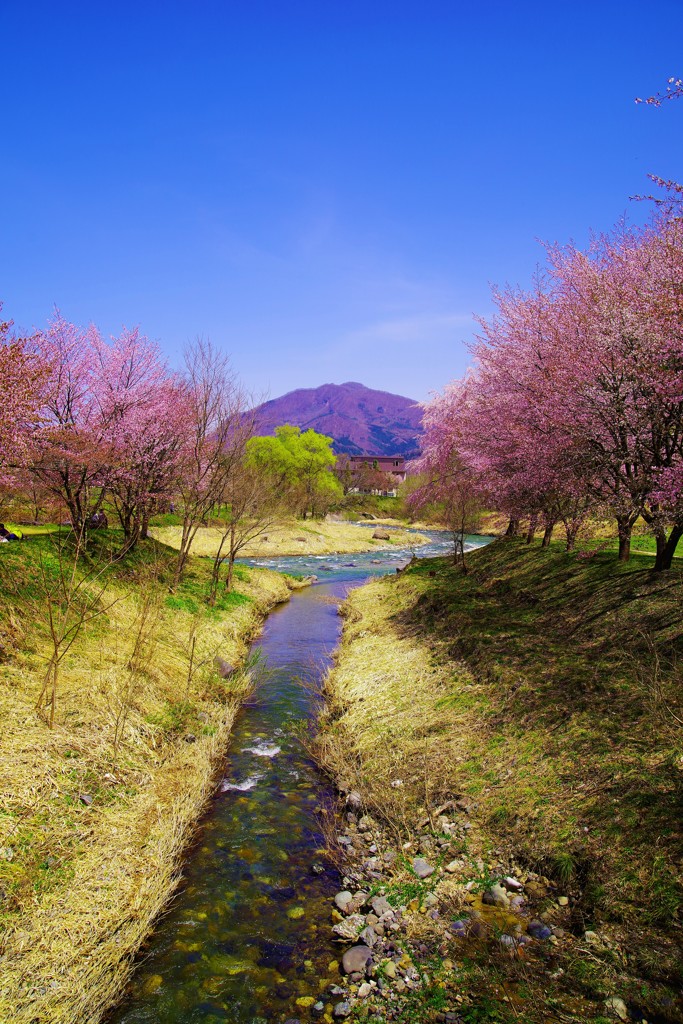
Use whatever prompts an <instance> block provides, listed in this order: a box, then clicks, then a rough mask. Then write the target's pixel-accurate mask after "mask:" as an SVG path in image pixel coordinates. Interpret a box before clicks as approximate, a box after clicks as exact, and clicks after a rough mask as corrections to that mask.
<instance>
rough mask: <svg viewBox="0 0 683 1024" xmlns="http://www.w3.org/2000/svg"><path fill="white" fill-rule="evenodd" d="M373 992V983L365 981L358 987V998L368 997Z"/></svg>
mask: <svg viewBox="0 0 683 1024" xmlns="http://www.w3.org/2000/svg"><path fill="white" fill-rule="evenodd" d="M371 992H372V985H369V984H368V982H367V981H364V982H363V984H362V985H359V987H358V998H359V999H367V997H368V996H369V995H370V993H371Z"/></svg>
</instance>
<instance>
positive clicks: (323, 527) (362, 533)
mask: <svg viewBox="0 0 683 1024" xmlns="http://www.w3.org/2000/svg"><path fill="white" fill-rule="evenodd" d="M372 525H373V526H375V525H377V526H379V525H380V524H379V523H377V524H375V523H373V524H372ZM150 533H152V534H153V536H154V537H155V538H156V539H157V540H159V541H161V543H162V544H168V545H169V546H170V547H172V548H177V547H178V546H179V543H180V527H179V526H163V527H157V528H155V529H153V530H151V531H150ZM372 533H373V531H372V530H371V529H368V527H364V526H356V525H355V524H354V523H333V522H317V521H313V520H308V521H306V522H302V521H301V520H291V521H288V522H285V523H282V524H280V525H278V526H274V527H272V529H270V530H269V531H268V533H267V534H266V536H265V537H259V538H258V539H257V540H255V541H254V542H253V543H251V544H249V545H248V546H246V547H245V548H244V549H243V550H242V551H241V552H240V556H242V557H244V558H276V557H278V556H280V555H333V554H340V555H351V554H356V553H358V552H361V551H379V550H381V549H382V548H391V547H412V546H417V545H420V544H424V543H425V542H426V538H425V537H422V536H421V535H420V534H415V533H408V532H407V531H406V530H392V531H391V537H390V539H389V540H373V539H372ZM219 540H220V533H219V531H218V530H217V529H214V528H213V527H202V528H200V529H199V531H198V532H197V537H196V539H195V541H194V543H193V545H192V553H193V554H195V555H203V556H209V557H212V556H213V555H214V554H215V553H216V551H217V549H218V543H219Z"/></svg>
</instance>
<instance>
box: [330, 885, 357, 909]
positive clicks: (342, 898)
mask: <svg viewBox="0 0 683 1024" xmlns="http://www.w3.org/2000/svg"><path fill="white" fill-rule="evenodd" d="M352 901H353V893H351V892H349V891H348V889H345V890H344V892H338V893H337V895H336V896H335V897H334V902H335V903H336V905H337V906H338V907H339V909H340V910H341V911H342V913H343V912H344V910H345V909H346V907H347V906H348V905H349V903H351V902H352Z"/></svg>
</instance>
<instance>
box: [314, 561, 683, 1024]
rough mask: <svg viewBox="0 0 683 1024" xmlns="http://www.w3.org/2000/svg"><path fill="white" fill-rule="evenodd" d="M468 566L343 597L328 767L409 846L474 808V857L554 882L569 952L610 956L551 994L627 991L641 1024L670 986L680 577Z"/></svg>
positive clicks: (442, 568) (562, 567)
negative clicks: (603, 947) (492, 855)
mask: <svg viewBox="0 0 683 1024" xmlns="http://www.w3.org/2000/svg"><path fill="white" fill-rule="evenodd" d="M470 565H471V572H470V574H469V575H467V576H463V575H462V573H460V572H458V571H456V570H454V569H453V567H452V566H451V565H449V564H448V563H447V562H446V561H445V560H439V561H438V562H432V561H430V562H423V563H418V564H417V565H416V566H415V567H414V568H411V569H409V570H407V571H406V572H405V573H404V574H403V575H402V576H400V577H399V578H392V579H389V580H383V581H380V582H377V583H373V584H371V585H369V586H367V587H365V588H362V589H361V590H360V591H357V592H355V593H354V594H352V595H351V597H350V599H349V601H348V606H347V623H346V625H345V631H344V641H343V646H342V650H341V655H340V660H339V664H338V666H337V668H336V669H335V671H334V672H333V674H332V677H331V679H330V684H329V686H330V699H331V708H330V721H329V723H328V729H327V731H326V733H324V742H325V744H326V750H325V755H324V756H325V757H326V759H327V760H328V763H330V764H331V765H332V767H333V768H336V770H337V771H339V772H342V773H345V774H347V775H348V772H349V768H350V765H355V767H356V769H357V771H358V777H357V779H356V781H357V782H359V783H360V785H361V786H362V787H363V788H364V790H365V793H366V795H367V797H368V799H369V800H370V801H371V802H372V803H373V804H374V806H375V808H376V809H377V810H379V811H381V812H382V813H384V814H385V816H388V817H390V818H392V819H393V821H394V822H404V824H405V826H406V828H407V829H409V828H410V826H411V825H412V824H414V822H415V820H416V819H417V818H419V817H420V816H422V815H423V814H424V807H425V805H426V804H431V805H432V806H436V805H438V804H439V803H440V802H442V801H444V800H446V799H449V798H452V797H453V796H454V795H459V794H460V795H462V794H465V795H466V796H467V797H468V798H470V799H473V800H474V801H475V806H476V812H475V817H476V822H477V823H478V826H479V827H480V828H481V829H482V830H483V833H482V834H483V837H484V838H483V844H484V848H485V847H486V845H487V843H488V846H489V848H491V847H492V846H494V845H495V846H500V845H504V846H505V849H507V850H508V851H512V852H513V853H514V854H515V855H516V856H517V857H518V859H520V860H521V861H522V862H523V863H526V864H528V865H529V866H531V867H533V868H534V869H536V870H541V871H543V872H545V873H546V874H547V875H549V876H550V877H554V878H555V879H556V880H559V881H561V883H562V884H563V886H565V887H566V889H567V891H568V892H569V893H570V895H571V905H572V913H571V917H570V919H569V922H568V923H569V926H570V929H571V930H572V931H574V932H575V933H576V935H581V934H582V933H583V931H584V930H585V929H587V928H590V927H592V926H594V927H598V928H600V929H601V930H604V931H605V933H606V934H611V935H612V937H613V940H614V942H613V945H612V947H611V950H610V953H609V956H607V955H605V956H604V957H600V956H598V957H596V956H595V955H593V954H589V953H586V954H585V955H584V954H583V953H582V954H580V955H578V956H577V955H574V954H572V955H571V956H569V955H567V957H566V962H565V963H564V964H563V970H564V971H565V976H564V981H563V983H562V984H565V985H566V986H567V988H568V989H571V990H573V991H575V992H576V991H581V992H583V993H587V994H588V995H589V996H596V995H600V994H601V993H602V994H604V993H605V992H609V991H610V990H611V991H614V990H615V987H616V988H617V989H618V990H619V991H620V992H623V993H630V994H631V995H632V996H633V995H634V992H633V985H634V983H631V982H629V981H628V980H627V979H628V978H629V977H631V978H633V977H640V978H642V979H645V980H644V981H643V983H642V985H641V986H640V987H639V988H638V991H637V992H636V993H635V996H634V997H635V998H637V1000H639V1001H640V1003H641V1004H644V1005H645V1006H648V1005H649V1008H650V1010H652V1006H653V1003H654V1004H658V1001H659V1000H660V996H661V998H662V999H664V1001H665V1002H666V999H667V998H669V995H668V994H667V993H668V989H667V986H673V987H674V988H675V989H677V988H678V987H680V983H681V960H680V937H681V931H680V924H681V909H682V908H683V892H682V889H681V865H682V860H681V858H682V857H683V841H682V840H683V837H682V834H681V797H682V793H683V771H682V768H683V727H682V726H681V724H680V720H681V719H682V718H683V714H682V712H681V708H682V705H683V685H682V681H681V672H680V668H679V665H678V659H679V658H680V655H681V647H682V643H683V620H682V617H681V608H682V607H683V606H682V598H683V574H682V573H681V571H680V570H677V569H676V570H672V572H670V573H668V574H662V575H660V576H655V575H654V574H653V573H651V572H650V571H649V566H650V565H651V559H649V558H647V557H642V558H634V559H633V560H632V561H631V562H630V563H629V564H628V565H621V564H619V563H618V562H616V561H615V559H614V557H613V556H612V555H606V554H598V555H596V556H594V557H593V558H590V559H582V558H580V557H577V556H575V555H567V554H564V553H563V552H561V551H560V550H559V549H551V550H550V551H542V550H541V549H540V548H539V547H538V546H537V545H536V546H534V547H532V548H529V547H526V546H525V545H524V544H523V543H522V542H509V541H504V542H499V543H497V544H494V545H491V546H490V547H489V548H486V549H482V550H481V551H479V552H477V553H476V554H474V555H473V556H471V560H470ZM674 716H676V717H674ZM676 719H678V720H679V721H677V720H676ZM397 778H400V779H402V780H403V782H404V785H403V786H402V787H398V788H393V787H391V786H390V782H391V781H392V780H395V779H397ZM473 834H474V833H473ZM487 837H488V838H487ZM629 986H631V987H630V988H629ZM658 986H660V988H659V990H658V994H657V992H655V990H656V989H657V987H658ZM648 1000H649V1002H648ZM671 1012H672V1013H673V1011H671ZM492 1019H494V1018H492ZM495 1019H497V1018H495ZM529 1019H532V1018H531V1017H530V1018H529ZM533 1019H537V1018H533ZM540 1019H545V1018H544V1017H541V1018H540ZM572 1019H575V1018H572ZM579 1019H580V1016H579ZM661 1019H679V1018H678V1017H676V1016H675V1013H674V1015H673V1016H671V1017H667V1016H663V1017H662V1018H661Z"/></svg>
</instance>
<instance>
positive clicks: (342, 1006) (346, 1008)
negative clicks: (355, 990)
mask: <svg viewBox="0 0 683 1024" xmlns="http://www.w3.org/2000/svg"><path fill="white" fill-rule="evenodd" d="M332 1013H333V1014H334V1016H335V1017H337V1018H343V1017H348V1016H350V1014H351V1003H349V1002H347V1001H346V1000H344V1002H343V1003H337V1005H336V1006H335V1008H334V1010H333V1011H332Z"/></svg>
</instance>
